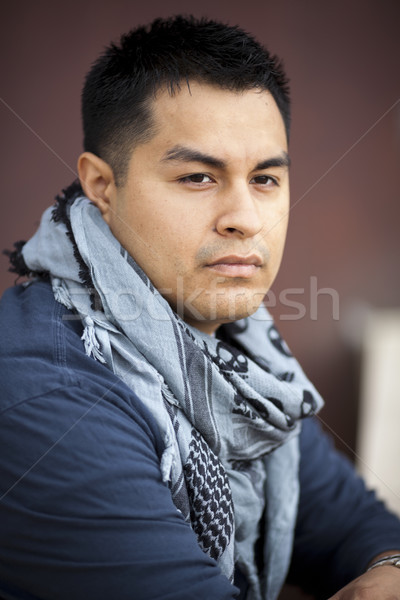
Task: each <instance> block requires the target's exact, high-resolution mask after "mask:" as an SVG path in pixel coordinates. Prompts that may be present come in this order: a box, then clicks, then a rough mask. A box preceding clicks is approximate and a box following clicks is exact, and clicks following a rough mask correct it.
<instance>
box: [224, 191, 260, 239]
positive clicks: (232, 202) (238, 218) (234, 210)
mask: <svg viewBox="0 0 400 600" xmlns="http://www.w3.org/2000/svg"><path fill="white" fill-rule="evenodd" d="M218 202H219V205H218V215H217V218H216V223H215V229H216V231H217V232H218V233H219V234H220V235H224V236H235V237H239V238H248V237H254V236H255V235H257V233H259V232H260V231H261V229H262V228H263V225H264V223H263V220H262V215H261V206H260V201H257V199H256V198H255V197H254V194H253V193H252V190H251V189H249V186H248V185H247V184H241V185H239V184H238V185H235V186H233V185H232V186H230V187H229V189H227V190H225V191H224V193H221V195H220V197H219V199H218Z"/></svg>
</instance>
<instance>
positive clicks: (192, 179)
mask: <svg viewBox="0 0 400 600" xmlns="http://www.w3.org/2000/svg"><path fill="white" fill-rule="evenodd" d="M179 183H212V179H211V177H209V176H208V175H206V174H205V173H193V174H192V175H186V177H182V178H181V179H179Z"/></svg>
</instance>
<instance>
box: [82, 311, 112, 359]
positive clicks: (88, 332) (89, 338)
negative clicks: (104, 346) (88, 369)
mask: <svg viewBox="0 0 400 600" xmlns="http://www.w3.org/2000/svg"><path fill="white" fill-rule="evenodd" d="M83 324H84V326H85V329H84V330H83V334H82V337H81V340H82V341H83V344H84V346H85V352H86V354H87V355H88V356H92V357H93V358H94V359H96V360H98V361H99V362H101V363H103V364H105V362H106V361H105V360H104V358H103V355H102V353H101V350H100V344H99V342H98V340H97V338H96V331H95V327H94V321H93V319H92V318H91V317H85V318H84V319H83Z"/></svg>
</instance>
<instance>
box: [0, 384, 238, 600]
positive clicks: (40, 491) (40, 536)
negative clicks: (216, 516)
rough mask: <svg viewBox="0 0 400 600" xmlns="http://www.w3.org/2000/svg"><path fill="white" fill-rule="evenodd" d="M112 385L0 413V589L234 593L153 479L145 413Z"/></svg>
mask: <svg viewBox="0 0 400 600" xmlns="http://www.w3.org/2000/svg"><path fill="white" fill-rule="evenodd" d="M112 388H113V386H110V388H109V389H107V388H104V386H103V387H102V386H97V388H96V385H92V386H91V388H90V389H85V387H84V386H83V385H75V386H69V387H62V388H59V389H53V390H51V391H49V392H48V393H47V394H44V395H41V396H40V397H33V398H30V399H29V400H26V401H24V402H21V403H19V404H18V405H15V406H13V407H12V408H10V409H9V410H6V411H4V412H3V414H2V415H0V417H1V419H0V454H1V465H0V597H1V598H3V599H5V600H8V599H21V600H22V599H24V600H33V599H36V600H38V599H41V600H54V599H55V598H57V600H71V598H74V600H92V599H93V600H102V599H104V600H110V598H118V600H156V599H157V600H190V599H193V600H194V599H199V598H204V599H206V598H207V600H233V599H234V598H235V597H236V592H237V590H236V588H235V587H234V586H232V585H231V584H230V583H229V581H228V580H227V579H226V577H225V576H223V575H222V574H221V572H220V570H219V568H218V566H217V564H216V563H215V561H213V560H212V559H211V558H209V557H207V556H206V555H205V554H204V553H203V552H202V551H201V549H200V548H199V546H198V544H197V540H196V538H195V535H194V533H193V532H192V530H191V528H190V526H189V525H188V524H187V523H186V522H184V520H183V518H182V516H181V514H180V513H179V512H178V511H177V509H176V508H175V506H174V504H173V502H172V499H171V494H170V491H169V489H168V486H167V485H166V484H165V483H164V482H163V481H162V479H161V475H160V469H159V457H160V452H161V451H162V448H161V445H160V444H161V440H160V438H159V437H157V436H158V432H157V428H156V426H155V424H154V423H153V424H152V422H151V419H149V417H150V415H148V414H147V412H146V414H144V413H143V411H142V409H141V408H140V406H138V404H140V403H138V402H137V401H135V397H134V395H132V396H131V397H130V398H125V399H124V402H121V396H120V395H119V393H117V390H116V389H115V388H114V389H112ZM129 403H130V405H129ZM141 411H142V412H141Z"/></svg>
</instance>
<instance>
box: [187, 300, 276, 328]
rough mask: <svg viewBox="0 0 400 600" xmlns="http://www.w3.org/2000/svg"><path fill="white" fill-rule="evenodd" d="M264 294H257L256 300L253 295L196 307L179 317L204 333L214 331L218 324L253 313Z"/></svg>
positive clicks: (230, 321)
mask: <svg viewBox="0 0 400 600" xmlns="http://www.w3.org/2000/svg"><path fill="white" fill-rule="evenodd" d="M264 297H265V294H257V300H258V301H257V302H256V301H255V296H254V297H252V298H248V299H247V300H246V301H245V302H242V303H238V302H236V303H235V304H233V303H230V304H229V305H228V306H218V307H214V309H213V307H207V310H205V309H204V307H202V309H201V310H200V309H196V310H192V311H186V312H184V314H181V315H180V317H181V318H182V319H183V320H184V321H185V322H186V323H188V324H189V325H191V326H192V327H195V328H196V329H199V330H200V331H203V332H205V333H209V334H212V333H214V332H215V331H216V330H217V329H218V327H219V326H220V325H224V324H226V323H233V322H234V321H239V320H240V319H244V318H246V317H249V316H251V315H252V314H254V313H255V312H256V311H257V310H258V308H259V307H260V305H261V303H262V301H263V299H264Z"/></svg>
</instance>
